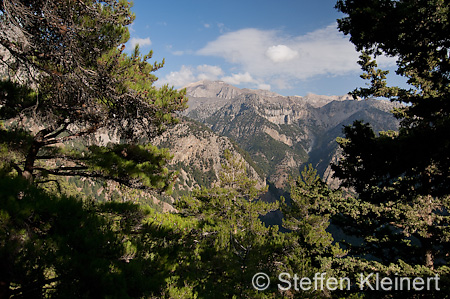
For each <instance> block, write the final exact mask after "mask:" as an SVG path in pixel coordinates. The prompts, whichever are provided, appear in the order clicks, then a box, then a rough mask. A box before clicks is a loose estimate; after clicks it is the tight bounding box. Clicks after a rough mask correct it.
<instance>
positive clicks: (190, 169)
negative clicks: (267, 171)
mask: <svg viewBox="0 0 450 299" xmlns="http://www.w3.org/2000/svg"><path fill="white" fill-rule="evenodd" d="M152 143H153V144H154V145H156V146H159V147H165V148H169V149H170V152H171V153H172V154H173V159H172V160H171V162H170V165H169V168H171V169H172V170H177V171H178V172H179V175H178V178H177V181H176V184H175V194H174V195H173V197H177V196H178V195H183V194H188V193H189V191H192V190H193V189H194V188H197V187H202V186H204V187H211V186H212V185H213V184H214V183H216V182H217V181H218V174H219V173H220V171H221V165H222V164H223V163H224V162H225V157H224V152H225V150H229V151H230V152H231V153H232V155H233V156H235V157H237V158H238V159H243V160H244V161H245V164H246V165H247V169H248V172H249V176H250V177H251V178H252V179H254V180H256V181H257V182H258V187H264V186H265V185H266V180H265V177H264V173H263V172H262V171H261V170H259V169H258V168H257V166H256V165H255V163H254V162H253V161H252V160H251V158H250V156H249V155H248V154H247V153H246V152H245V151H243V150H242V149H240V148H239V146H238V145H237V144H235V143H233V142H232V141H231V140H230V139H229V138H228V137H225V136H219V135H218V134H217V133H214V132H213V131H211V130H210V129H209V128H208V127H207V126H205V125H204V124H202V123H200V122H197V121H194V120H192V119H188V118H186V117H182V118H181V120H180V123H179V124H177V125H176V126H175V127H173V128H171V129H169V130H167V131H165V132H164V133H163V134H162V135H161V136H159V137H157V138H155V139H154V140H153V141H152Z"/></svg>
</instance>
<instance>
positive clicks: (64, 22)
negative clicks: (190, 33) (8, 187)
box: [0, 0, 185, 189]
mask: <svg viewBox="0 0 450 299" xmlns="http://www.w3.org/2000/svg"><path fill="white" fill-rule="evenodd" d="M0 11H1V12H2V14H1V16H0V27H1V28H2V30H1V33H0V44H1V46H2V47H3V48H4V49H5V50H6V51H7V53H9V54H8V55H9V56H5V57H7V58H8V57H9V58H8V61H6V68H4V69H3V71H4V74H3V75H4V76H3V77H6V78H9V79H7V80H6V81H4V82H3V83H2V85H3V86H4V89H3V90H2V94H1V99H0V101H1V109H0V119H1V120H3V121H4V123H5V124H8V126H5V127H3V128H2V135H3V133H4V134H9V135H14V134H16V135H17V136H16V138H15V139H16V140H19V139H21V142H22V144H21V147H20V148H18V149H17V150H20V156H15V157H13V158H10V157H3V158H2V159H3V160H4V162H5V163H6V164H10V167H12V168H13V169H14V170H15V171H16V172H17V173H18V174H19V175H21V176H24V177H26V178H27V179H29V180H30V181H35V182H42V181H46V180H45V177H46V176H47V175H48V174H52V175H63V176H67V175H78V176H85V177H102V178H105V179H109V180H115V181H118V182H120V183H122V184H126V185H129V186H132V187H139V188H148V189H155V188H156V189H168V188H169V187H170V183H171V181H172V179H173V174H171V173H169V172H168V171H167V169H165V168H164V164H165V162H166V161H167V159H168V158H169V156H168V154H167V152H166V151H164V150H159V149H157V148H155V147H152V146H148V145H142V146H141V145H139V144H142V143H144V142H148V141H149V140H150V139H151V138H152V137H154V136H156V135H158V134H159V133H160V132H161V131H162V130H164V129H165V127H166V126H167V125H171V124H174V123H176V121H177V119H176V117H175V113H176V111H179V110H182V109H184V108H185V96H184V92H178V91H176V90H174V89H173V88H169V87H168V86H163V87H161V88H155V87H154V86H153V83H154V82H155V81H156V80H157V78H156V77H155V76H154V75H153V74H152V73H153V72H155V71H156V70H158V69H159V68H161V67H162V66H163V63H154V64H150V63H149V62H148V61H149V60H150V59H151V57H152V52H150V53H148V54H147V55H144V56H142V55H141V54H140V53H139V49H138V47H136V48H135V49H134V51H133V53H132V54H131V55H127V54H125V53H124V52H123V50H124V43H125V42H126V41H127V40H128V38H129V33H128V29H127V27H126V26H127V25H129V24H131V22H132V21H133V19H134V16H133V14H132V13H131V12H130V4H129V3H128V2H127V1H122V0H120V1H114V0H107V1H93V0H90V1H75V2H74V1H68V0H67V1H56V2H54V1H53V2H45V1H18V0H8V1H2V2H1V6H0ZM24 81H25V83H23V82H24ZM26 133H28V136H26V138H23V136H22V135H23V134H26ZM100 134H107V135H108V136H109V138H110V139H111V140H115V142H114V143H115V144H112V145H110V146H104V145H103V146H99V144H98V141H97V140H96V138H98V136H99V135H100ZM10 139H11V138H10ZM12 139H14V138H12ZM74 140H78V141H77V142H78V146H77V147H76V149H78V151H77V150H76V149H75V148H73V147H71V143H72V142H73V141H74ZM2 142H3V146H6V147H8V150H9V151H16V148H15V147H14V146H13V145H14V144H12V143H11V142H9V143H8V142H4V141H3V140H2ZM93 143H94V144H96V146H94V145H92V144H93ZM117 143H127V144H128V145H123V144H122V145H117ZM80 145H83V146H80ZM80 147H81V148H80ZM80 150H81V151H80ZM145 152H147V153H145ZM100 155H103V157H108V158H114V159H112V160H111V161H110V162H108V163H105V160H104V159H101V157H100ZM143 159H147V161H144V160H143ZM44 162H45V163H44ZM114 162H115V164H114ZM109 163H112V164H109ZM150 164H152V165H150ZM53 165H57V166H58V167H52V166H53ZM123 167H125V168H126V169H123ZM131 168H134V169H135V170H134V171H132V172H129V171H130V169H131ZM124 170H126V171H124ZM36 179H37V180H36Z"/></svg>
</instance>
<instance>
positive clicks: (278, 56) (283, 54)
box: [266, 45, 298, 62]
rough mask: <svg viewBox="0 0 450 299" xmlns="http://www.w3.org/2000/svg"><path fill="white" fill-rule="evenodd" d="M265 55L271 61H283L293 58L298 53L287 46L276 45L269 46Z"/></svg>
mask: <svg viewBox="0 0 450 299" xmlns="http://www.w3.org/2000/svg"><path fill="white" fill-rule="evenodd" d="M266 55H267V57H269V58H270V59H271V60H272V61H273V62H285V61H289V60H292V59H294V58H295V57H296V56H297V55H298V52H297V51H295V50H292V49H291V48H289V47H288V46H285V45H278V46H272V47H269V49H267V51H266Z"/></svg>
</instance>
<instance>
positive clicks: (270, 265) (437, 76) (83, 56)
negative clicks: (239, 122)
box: [0, 0, 450, 298]
mask: <svg viewBox="0 0 450 299" xmlns="http://www.w3.org/2000/svg"><path fill="white" fill-rule="evenodd" d="M130 7H131V4H130V3H129V2H127V1H122V0H104V1H100V0H84V1H73V0H61V1H41V0H27V1H25V0H3V1H0V12H1V14H0V28H1V30H0V45H1V47H3V49H2V50H4V51H5V53H8V55H5V57H6V58H5V59H6V63H5V65H4V66H3V67H2V68H1V69H0V70H1V71H2V78H1V82H0V121H1V123H0V133H1V134H0V269H1V271H0V298H44V297H45V298H53V297H56V298H80V297H81V298H322V297H325V298H327V297H328V298H330V297H334V298H372V297H376V298H379V297H384V298H394V297H398V296H402V297H405V296H406V297H411V298H422V297H427V298H444V297H446V296H447V297H448V296H449V295H448V294H449V293H450V289H449V285H450V284H449V282H450V267H449V266H448V265H449V257H450V252H449V248H450V246H449V245H450V244H449V243H450V230H449V228H450V225H449V224H450V223H449V221H450V216H449V209H450V194H449V193H450V192H449V186H450V185H449V180H450V176H449V172H450V165H449V163H450V162H449V161H450V159H449V156H448V153H449V148H448V147H449V146H450V142H449V138H450V137H449V136H450V134H449V133H450V126H449V124H450V116H449V109H448V108H449V107H448V105H449V104H448V100H449V99H448V97H449V86H450V85H449V83H450V82H449V80H450V75H449V72H450V57H449V55H450V54H449V53H450V52H449V48H450V45H449V39H448V36H450V35H449V33H450V32H449V28H450V26H449V24H450V22H449V19H448V16H449V12H450V4H448V3H447V2H445V1H443V0H426V1H425V0H417V1H393V0H392V1H390V0H383V1H381V0H374V1H369V2H367V1H363V0H358V1H356V0H352V1H350V0H348V1H345V0H340V1H338V3H337V8H338V9H339V10H340V11H341V12H343V13H345V14H346V15H347V17H344V18H343V19H341V20H339V23H338V24H339V29H340V30H342V31H343V32H344V33H346V34H350V35H351V41H352V42H353V43H354V44H355V45H356V47H357V48H358V50H361V51H362V55H361V62H360V64H361V66H362V69H363V71H364V74H363V75H362V77H363V78H365V79H368V80H369V81H370V85H369V86H368V87H367V88H362V89H358V90H356V91H355V92H354V94H355V95H359V96H366V97H367V96H375V97H381V96H383V97H388V98H390V99H392V100H394V101H399V102H402V103H407V104H408V105H405V106H402V107H399V108H398V109H396V110H395V111H394V115H395V116H396V117H397V118H398V120H399V121H400V127H399V130H398V131H386V132H380V133H378V134H376V133H375V132H374V131H373V129H372V128H371V126H370V124H366V123H364V122H362V121H357V122H355V123H354V124H353V125H352V126H347V127H345V128H344V133H345V138H340V139H338V144H339V146H340V147H341V150H342V159H341V160H339V161H338V162H337V163H336V164H335V165H334V166H333V169H334V171H335V175H336V177H338V178H339V179H340V180H341V182H342V186H343V187H345V188H340V189H338V190H333V189H331V188H330V187H329V186H328V185H327V184H325V183H324V182H323V181H322V179H321V178H320V177H319V176H318V175H317V171H316V170H315V169H314V168H313V167H312V166H308V167H305V168H304V169H303V171H299V174H300V175H299V176H297V177H291V179H290V190H289V198H286V199H285V198H280V200H276V201H275V202H270V203H269V202H265V201H264V200H262V199H261V196H262V195H263V194H264V193H265V192H267V189H268V188H267V187H264V186H259V184H258V182H257V180H255V179H253V178H252V176H251V175H250V170H249V163H247V162H245V161H244V160H243V159H241V158H240V157H239V156H237V155H236V156H233V154H232V153H231V152H230V151H225V152H224V153H223V155H224V160H223V164H222V165H221V171H220V172H219V174H218V175H217V177H216V178H217V180H216V181H215V182H214V183H213V184H209V186H203V187H201V188H194V186H193V183H192V182H186V183H187V184H189V183H190V184H191V185H190V187H191V188H193V189H194V190H193V191H192V192H185V193H184V194H181V193H179V195H180V196H179V198H178V200H177V201H176V202H175V204H174V207H175V209H176V210H175V209H174V210H173V211H172V212H171V213H163V212H161V209H160V208H158V207H155V206H153V205H148V204H147V203H152V202H153V201H150V200H149V201H148V202H147V201H146V200H147V199H148V198H149V197H148V196H150V195H151V194H152V192H153V193H154V192H160V193H164V192H166V193H168V192H170V191H171V190H172V186H173V184H174V180H175V178H176V175H177V173H176V171H170V170H169V168H168V163H169V161H170V160H171V154H170V153H169V151H168V150H167V149H164V148H158V147H156V146H154V145H153V144H151V143H149V142H150V141H151V140H154V139H153V138H155V137H156V136H160V134H161V133H162V132H163V131H164V130H165V129H166V128H168V127H170V126H172V125H174V124H176V123H177V118H176V114H177V112H179V111H181V110H183V109H184V108H185V104H186V97H185V92H184V91H177V90H174V89H173V88H170V87H168V86H163V87H161V88H156V87H154V86H153V83H154V82H155V81H156V79H157V78H156V77H155V76H154V75H153V74H152V73H153V72H154V71H156V70H157V69H159V68H160V67H162V66H163V64H162V63H153V64H151V63H150V62H148V60H149V59H151V56H152V53H151V52H150V53H149V54H148V55H145V56H142V55H141V54H140V53H139V49H138V47H136V48H135V49H134V52H133V53H132V54H131V55H128V54H125V52H124V46H123V45H124V43H125V42H126V41H127V39H128V38H129V34H128V29H127V26H128V25H129V24H131V22H132V20H133V19H134V16H133V14H132V13H131V11H130ZM382 53H385V54H387V55H391V56H395V57H397V59H398V62H397V64H398V71H397V72H398V74H399V75H402V76H405V77H406V78H407V79H408V82H409V83H410V84H411V85H412V86H413V88H412V89H411V90H405V89H400V88H398V87H388V86H387V83H386V72H385V71H382V70H378V69H377V66H376V62H375V60H374V58H376V56H378V55H380V54H382ZM248 121H249V122H250V120H248ZM191 129H192V130H197V131H201V130H202V128H201V126H200V125H198V126H196V125H194V126H193V128H191ZM282 129H283V130H284V131H286V132H287V131H289V132H291V129H292V128H290V127H288V126H284V127H282ZM208 133H209V132H208ZM100 135H103V136H108V140H109V141H110V142H109V143H107V144H105V143H104V142H102V141H101V138H99V136H100ZM261 142H264V140H261ZM257 146H262V145H261V144H256V145H255V147H257ZM268 146H269V148H272V147H279V145H277V144H268ZM274 150H275V149H274ZM303 153H304V151H303V152H302V151H299V154H298V156H299V158H302V159H303V158H304V157H303V155H302V154H303ZM274 155H275V154H274ZM241 156H245V155H241ZM208 163H210V164H212V162H208ZM267 165H271V164H270V163H268V164H267ZM192 166H193V165H192ZM267 167H269V166H267ZM193 173H194V176H195V180H196V181H197V182H202V181H203V182H204V185H208V182H209V180H207V178H205V176H204V173H202V172H201V171H200V170H199V169H194V170H193ZM208 175H209V176H211V177H215V176H216V174H215V173H213V172H212V171H209V172H208ZM108 182H114V184H115V185H114V186H116V187H114V188H115V189H114V190H112V191H111V193H110V194H109V195H110V196H109V197H101V199H102V200H94V198H97V199H98V197H99V194H100V193H101V191H100V190H101V188H106V187H107V183H108ZM137 195H139V196H142V198H141V199H142V200H140V201H137V200H124V199H127V198H135V199H136V196H137ZM182 195H183V196H182ZM118 198H120V199H121V200H117V199H118ZM274 211H278V212H279V213H282V214H283V221H282V222H281V224H280V225H279V226H277V225H267V224H265V223H264V222H263V221H262V218H263V216H265V215H266V214H267V213H269V212H274ZM362 277H364V279H362ZM396 281H400V282H398V283H397V282H396ZM268 282H271V283H268ZM308 282H309V283H308ZM394 282H395V283H394ZM399 288H402V290H400V291H399Z"/></svg>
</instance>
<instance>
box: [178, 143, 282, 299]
mask: <svg viewBox="0 0 450 299" xmlns="http://www.w3.org/2000/svg"><path fill="white" fill-rule="evenodd" d="M224 156H225V160H226V161H225V163H224V164H223V165H222V168H223V171H222V172H221V173H220V175H219V178H220V180H219V183H218V186H216V187H214V188H210V189H206V188H202V189H201V190H198V191H197V192H195V193H194V194H193V196H192V197H187V198H184V199H182V200H180V201H179V202H178V203H177V207H178V208H179V209H180V212H181V214H182V215H185V216H191V217H192V216H193V217H195V218H196V219H197V220H198V228H197V230H198V231H197V233H196V234H195V240H196V242H198V245H197V246H196V249H195V253H196V254H197V255H198V264H197V265H196V267H198V268H197V270H196V272H197V273H199V277H197V279H198V281H201V282H202V283H201V285H199V286H198V287H197V288H196V290H197V291H198V292H199V293H201V294H202V295H204V296H206V295H207V296H208V297H211V296H213V297H215V298H230V297H233V296H237V297H239V298H255V296H256V297H265V296H271V294H273V293H272V292H274V291H276V286H272V289H271V290H267V292H262V293H260V294H258V292H257V291H256V290H255V289H253V287H252V283H251V281H252V280H251V279H252V277H253V275H255V274H256V273H258V272H264V273H267V274H268V275H271V276H275V274H277V271H276V270H277V268H276V267H277V266H276V265H277V263H276V262H277V261H278V262H280V261H282V249H283V242H284V241H283V236H282V235H281V234H280V233H279V232H278V227H276V226H273V227H266V226H265V225H264V223H263V222H262V221H261V219H260V217H261V216H263V215H265V214H267V213H268V212H270V211H273V210H276V209H277V208H278V203H266V202H263V201H262V200H260V199H259V196H260V195H261V194H262V193H264V192H266V191H267V188H257V181H255V180H252V179H250V178H249V175H248V172H247V169H246V166H245V162H244V161H243V160H239V159H237V158H236V157H233V156H232V155H231V153H230V152H229V151H226V152H225V154H224ZM191 271H193V270H191ZM271 291H272V292H271Z"/></svg>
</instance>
